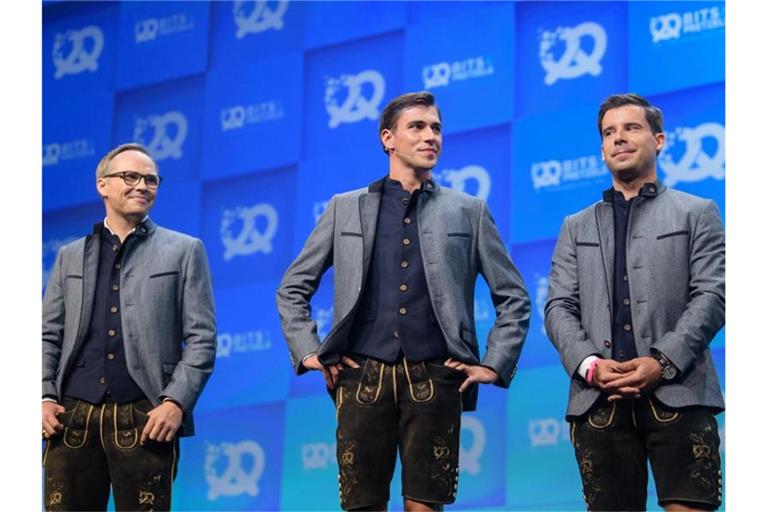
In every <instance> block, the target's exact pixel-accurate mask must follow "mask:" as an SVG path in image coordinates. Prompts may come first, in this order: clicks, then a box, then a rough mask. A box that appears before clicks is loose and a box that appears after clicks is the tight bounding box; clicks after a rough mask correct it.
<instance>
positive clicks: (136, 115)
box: [114, 77, 204, 188]
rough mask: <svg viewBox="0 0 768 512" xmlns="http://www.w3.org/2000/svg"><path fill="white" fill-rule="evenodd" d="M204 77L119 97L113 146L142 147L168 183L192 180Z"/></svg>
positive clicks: (199, 140)
mask: <svg viewBox="0 0 768 512" xmlns="http://www.w3.org/2000/svg"><path fill="white" fill-rule="evenodd" d="M203 83H204V82H203V78H202V77H195V78H190V79H184V80H177V81H175V82H170V83H166V84H162V85H157V86H155V87H150V88H147V89H139V90H136V91H132V92H130V93H124V94H118V96H117V98H116V100H115V103H116V105H115V140H114V143H115V145H117V144H122V143H124V142H130V141H133V142H138V143H140V144H143V145H144V146H145V147H146V148H147V149H148V150H149V151H150V152H151V153H152V156H153V157H154V159H155V161H156V162H157V164H158V167H159V172H160V174H161V175H162V176H163V179H164V181H163V184H162V185H161V186H162V187H163V188H165V185H166V184H167V183H168V182H179V181H188V180H194V179H196V178H197V177H198V169H199V167H200V154H201V151H200V147H201V146H202V123H203Z"/></svg>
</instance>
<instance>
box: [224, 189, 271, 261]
mask: <svg viewBox="0 0 768 512" xmlns="http://www.w3.org/2000/svg"><path fill="white" fill-rule="evenodd" d="M259 218H263V219H264V221H265V225H264V229H263V230H262V229H259V226H258V223H257V220H258V219H259ZM278 222H279V217H278V214H277V210H276V209H275V207H274V206H272V205H271V204H269V203H259V204H255V205H253V206H249V207H246V206H238V207H237V208H233V209H227V210H224V214H223V215H222V217H221V229H220V234H221V242H222V244H224V261H229V260H231V259H232V258H234V257H235V256H250V255H251V254H256V253H263V254H270V253H272V239H273V238H274V237H275V234H276V233H277V226H278ZM238 226H239V232H235V231H234V230H235V228H236V227H238Z"/></svg>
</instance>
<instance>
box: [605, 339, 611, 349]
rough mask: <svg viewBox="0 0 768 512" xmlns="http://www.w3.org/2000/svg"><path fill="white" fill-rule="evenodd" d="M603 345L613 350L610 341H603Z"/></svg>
mask: <svg viewBox="0 0 768 512" xmlns="http://www.w3.org/2000/svg"><path fill="white" fill-rule="evenodd" d="M603 345H605V346H606V347H608V348H611V342H610V341H608V340H604V341H603Z"/></svg>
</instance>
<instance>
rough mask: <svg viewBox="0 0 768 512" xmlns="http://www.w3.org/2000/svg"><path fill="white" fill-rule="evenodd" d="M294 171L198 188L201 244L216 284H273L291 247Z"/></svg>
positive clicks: (293, 169) (210, 184) (287, 169)
mask: <svg viewBox="0 0 768 512" xmlns="http://www.w3.org/2000/svg"><path fill="white" fill-rule="evenodd" d="M295 187H296V170H295V168H285V169H279V170H276V171H272V172H265V173H258V174H253V175H250V176H244V177H240V178H237V179H229V180H223V181H218V182H209V183H206V184H205V185H204V187H203V239H204V240H205V245H206V247H207V248H208V258H209V259H210V263H211V269H212V271H213V277H214V279H215V282H216V285H217V286H219V287H228V286H234V285H242V284H244V283H249V282H253V281H263V280H267V279H278V278H280V277H281V276H282V274H283V272H284V271H285V268H286V267H287V266H288V263H289V261H290V259H289V258H290V256H291V247H292V243H293V215H294V210H295V197H294V192H293V190H294V189H295Z"/></svg>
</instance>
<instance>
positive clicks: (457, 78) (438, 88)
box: [405, 3, 515, 133]
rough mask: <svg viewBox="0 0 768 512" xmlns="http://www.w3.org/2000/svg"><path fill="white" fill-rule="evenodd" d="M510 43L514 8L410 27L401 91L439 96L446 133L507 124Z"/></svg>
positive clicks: (509, 112) (510, 88) (503, 7)
mask: <svg viewBox="0 0 768 512" xmlns="http://www.w3.org/2000/svg"><path fill="white" fill-rule="evenodd" d="M462 32H463V34H462V36H461V37H456V34H459V33H462ZM514 44H515V9H514V5H513V4H502V3H499V4H496V5H493V6H490V7H487V8H485V9H476V10H473V11H472V12H469V13H467V12H464V13H462V14H461V15H457V16H454V17H452V18H446V19H442V20H437V21H436V20H434V19H427V20H425V22H423V23H420V24H416V25H411V26H409V27H408V29H407V30H406V31H405V89H406V90H409V91H421V90H429V91H431V92H433V93H434V94H437V95H438V98H439V105H440V107H441V110H442V111H443V113H444V115H445V116H446V117H445V119H444V120H443V121H444V124H443V130H444V132H445V133H454V132H458V131H464V130H470V129H473V128H477V127H480V126H488V125H493V124H499V123H501V122H509V121H511V119H512V103H513V99H514V83H515V81H514V80H513V76H512V75H513V72H514V66H515V63H514ZM425 48H429V51H424V49H425ZM482 98H484V99H485V100H482ZM490 98H493V99H494V100H493V101H489V99H490Z"/></svg>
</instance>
